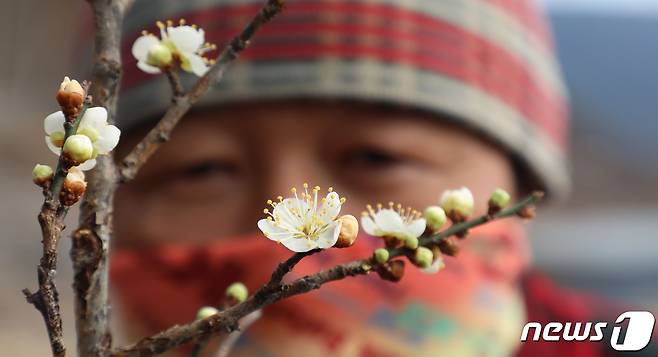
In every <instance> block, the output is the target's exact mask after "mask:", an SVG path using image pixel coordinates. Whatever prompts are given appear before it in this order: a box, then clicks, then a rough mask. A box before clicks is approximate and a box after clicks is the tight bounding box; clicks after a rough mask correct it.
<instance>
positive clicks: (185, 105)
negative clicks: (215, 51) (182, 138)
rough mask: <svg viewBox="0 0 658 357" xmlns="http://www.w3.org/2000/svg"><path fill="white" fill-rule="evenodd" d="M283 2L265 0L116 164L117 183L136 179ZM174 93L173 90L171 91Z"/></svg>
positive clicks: (280, 8)
mask: <svg viewBox="0 0 658 357" xmlns="http://www.w3.org/2000/svg"><path fill="white" fill-rule="evenodd" d="M284 3H285V0H268V1H267V3H265V5H264V6H263V7H262V8H261V9H260V11H259V12H258V14H257V15H256V16H255V17H254V18H253V19H252V20H251V21H250V22H249V24H247V26H246V27H245V28H244V29H243V30H242V32H241V33H240V34H239V35H238V36H236V37H235V38H233V40H232V41H231V42H230V43H229V44H228V45H227V46H226V47H225V48H224V49H223V50H222V52H221V53H220V54H219V56H218V57H217V60H216V62H215V64H214V65H212V67H210V69H209V70H208V72H207V73H206V74H205V75H204V76H203V77H201V78H199V80H198V81H197V82H196V83H195V84H194V86H193V87H192V88H191V89H190V91H189V93H188V94H187V95H184V96H181V97H176V96H174V100H173V103H172V105H171V106H170V107H169V109H167V111H166V112H165V114H164V116H163V117H162V118H161V119H160V121H159V122H158V124H157V125H156V126H155V127H154V128H153V129H151V131H150V132H149V133H148V134H147V135H146V137H145V138H144V139H143V140H142V141H141V142H140V143H138V144H137V146H135V148H134V149H133V150H132V151H131V152H130V153H129V154H128V155H127V156H126V157H125V158H124V159H123V161H122V162H121V163H120V164H119V180H120V181H121V182H127V181H130V180H132V179H133V178H135V176H137V172H138V171H139V169H140V168H141V167H142V165H144V163H145V162H146V161H147V160H148V159H149V158H150V157H151V155H153V153H155V151H156V150H157V149H158V148H159V147H160V145H162V143H164V142H166V141H168V140H169V136H170V135H171V132H172V130H173V129H174V127H175V126H176V124H178V122H179V121H180V120H181V118H182V117H183V116H184V115H185V113H187V112H188V110H189V109H190V107H191V106H192V105H193V104H194V103H196V102H197V101H198V100H199V98H201V96H202V95H203V94H205V93H206V92H207V91H208V89H210V88H211V87H212V86H213V85H215V84H217V83H218V82H219V81H221V80H222V78H223V76H224V72H225V71H226V69H227V68H228V66H229V65H230V64H231V63H233V61H234V60H235V59H236V58H238V56H239V54H240V52H242V50H244V49H245V48H246V47H247V45H248V44H249V41H250V40H251V38H252V37H253V35H254V34H255V33H256V31H257V30H258V29H259V28H260V27H261V26H262V25H264V24H265V23H267V22H269V21H270V20H272V18H274V16H276V15H277V14H278V13H279V12H281V10H282V9H283V6H284ZM174 91H175V92H176V88H175V87H174Z"/></svg>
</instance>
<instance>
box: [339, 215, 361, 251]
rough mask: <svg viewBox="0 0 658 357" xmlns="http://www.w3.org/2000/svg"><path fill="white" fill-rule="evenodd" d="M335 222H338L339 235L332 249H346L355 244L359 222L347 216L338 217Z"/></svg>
mask: <svg viewBox="0 0 658 357" xmlns="http://www.w3.org/2000/svg"><path fill="white" fill-rule="evenodd" d="M336 221H338V222H340V224H341V226H340V234H339V235H338V240H337V241H336V244H335V245H334V247H336V248H347V247H351V246H352V244H354V242H356V236H357V235H358V234H359V221H357V219H356V218H355V217H354V216H352V215H349V214H346V215H344V216H340V217H338V219H336Z"/></svg>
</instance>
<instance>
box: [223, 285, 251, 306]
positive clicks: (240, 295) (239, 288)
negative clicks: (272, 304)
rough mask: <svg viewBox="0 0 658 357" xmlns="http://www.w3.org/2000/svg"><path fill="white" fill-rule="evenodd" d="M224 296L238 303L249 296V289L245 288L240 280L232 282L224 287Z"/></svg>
mask: <svg viewBox="0 0 658 357" xmlns="http://www.w3.org/2000/svg"><path fill="white" fill-rule="evenodd" d="M226 297H228V298H229V299H232V300H235V301H236V302H238V303H240V302H243V301H245V300H247V297H249V290H247V287H246V286H245V285H244V284H242V283H240V282H237V283H233V284H231V285H229V287H228V288H226Z"/></svg>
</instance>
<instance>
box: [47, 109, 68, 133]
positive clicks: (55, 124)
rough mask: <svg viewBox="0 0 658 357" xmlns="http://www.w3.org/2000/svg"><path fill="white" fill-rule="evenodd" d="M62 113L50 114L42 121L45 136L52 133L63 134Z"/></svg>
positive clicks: (63, 119)
mask: <svg viewBox="0 0 658 357" xmlns="http://www.w3.org/2000/svg"><path fill="white" fill-rule="evenodd" d="M64 121H66V119H65V118H64V113H62V111H61V110H60V111H58V112H55V113H52V114H50V115H48V116H47V117H46V119H44V121H43V129H44V131H45V132H46V134H47V135H51V134H52V133H54V132H62V133H63V132H64Z"/></svg>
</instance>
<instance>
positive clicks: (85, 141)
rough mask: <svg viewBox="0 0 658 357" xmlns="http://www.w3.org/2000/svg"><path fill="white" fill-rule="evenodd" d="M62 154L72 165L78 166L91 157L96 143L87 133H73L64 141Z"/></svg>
mask: <svg viewBox="0 0 658 357" xmlns="http://www.w3.org/2000/svg"><path fill="white" fill-rule="evenodd" d="M62 154H63V155H64V157H65V158H66V159H67V160H68V161H69V163H70V164H71V165H72V166H78V165H80V164H82V163H83V162H85V161H87V160H89V159H91V157H92V156H93V154H94V145H93V144H92V142H91V140H90V139H89V137H88V136H86V135H79V134H76V135H71V136H69V137H68V138H67V139H66V142H65V143H64V147H63V148H62Z"/></svg>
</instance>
